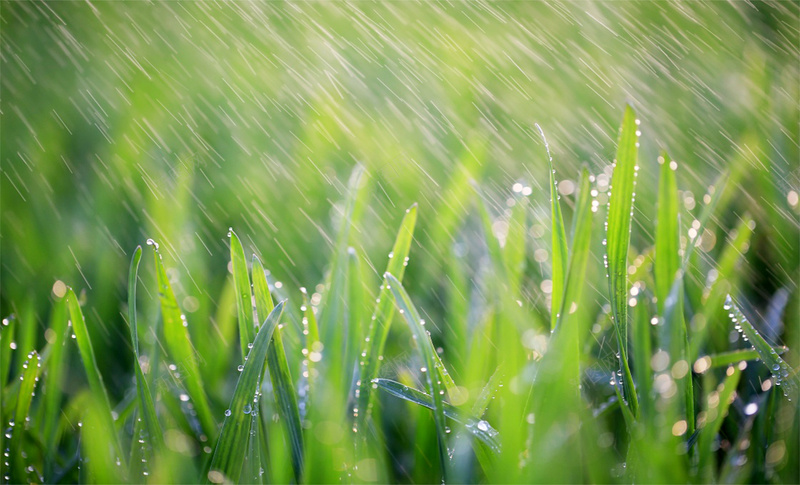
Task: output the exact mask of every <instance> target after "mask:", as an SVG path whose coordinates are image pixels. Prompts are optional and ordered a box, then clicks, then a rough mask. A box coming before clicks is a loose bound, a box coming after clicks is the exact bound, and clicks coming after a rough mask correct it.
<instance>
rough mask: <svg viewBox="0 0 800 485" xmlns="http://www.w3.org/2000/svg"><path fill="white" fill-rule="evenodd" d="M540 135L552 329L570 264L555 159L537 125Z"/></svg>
mask: <svg viewBox="0 0 800 485" xmlns="http://www.w3.org/2000/svg"><path fill="white" fill-rule="evenodd" d="M536 128H537V129H538V130H539V134H540V135H541V136H542V140H543V141H544V146H545V149H546V150H547V167H548V172H549V175H550V227H551V230H552V252H553V270H552V275H551V277H552V282H553V286H552V292H551V305H550V329H551V330H552V329H555V328H556V323H558V315H559V312H560V311H561V306H562V302H563V301H564V289H565V286H566V280H567V264H568V258H569V256H568V250H567V231H566V229H565V227H564V218H563V216H562V215H561V204H559V202H558V200H559V198H560V197H559V195H558V187H557V185H556V171H555V170H554V169H553V157H552V156H551V155H550V146H549V145H548V144H547V139H546V138H545V137H544V131H542V128H541V127H540V126H539V125H538V123H537V124H536Z"/></svg>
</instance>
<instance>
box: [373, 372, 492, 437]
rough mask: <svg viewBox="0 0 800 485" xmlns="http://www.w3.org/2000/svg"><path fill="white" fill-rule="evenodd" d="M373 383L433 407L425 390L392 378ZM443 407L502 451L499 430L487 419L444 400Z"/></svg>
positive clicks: (455, 419) (451, 417)
mask: <svg viewBox="0 0 800 485" xmlns="http://www.w3.org/2000/svg"><path fill="white" fill-rule="evenodd" d="M372 383H373V384H377V386H378V387H379V388H381V389H383V390H384V391H386V392H388V393H389V394H391V395H393V396H396V397H399V398H401V399H405V400H406V401H409V402H413V403H414V404H418V405H420V406H423V407H426V408H428V409H433V400H432V399H431V396H430V395H429V394H427V393H425V392H422V391H419V390H417V389H414V388H412V387H408V386H405V385H403V384H401V383H399V382H397V381H393V380H391V379H381V378H378V379H374V380H373V381H372ZM442 409H443V411H444V415H445V416H446V417H448V418H450V419H452V420H453V421H455V422H457V423H459V424H462V425H464V427H465V428H466V430H467V431H469V433H470V434H472V435H473V436H475V437H476V438H478V439H479V440H481V441H482V442H483V443H484V444H485V445H486V446H488V447H489V448H490V449H491V450H492V451H494V452H495V453H500V441H499V439H498V433H497V430H495V429H494V428H492V427H491V425H490V424H489V423H488V422H487V421H485V420H482V419H480V417H479V416H466V415H464V413H462V412H461V411H459V410H458V408H456V407H455V406H453V405H452V404H449V403H447V402H445V401H442Z"/></svg>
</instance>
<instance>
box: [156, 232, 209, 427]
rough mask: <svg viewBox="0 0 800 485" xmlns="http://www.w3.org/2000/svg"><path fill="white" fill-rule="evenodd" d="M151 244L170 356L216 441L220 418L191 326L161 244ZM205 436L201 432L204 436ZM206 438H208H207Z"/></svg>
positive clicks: (198, 414)
mask: <svg viewBox="0 0 800 485" xmlns="http://www.w3.org/2000/svg"><path fill="white" fill-rule="evenodd" d="M147 244H148V245H149V246H153V249H154V258H155V262H156V279H157V281H158V294H159V300H160V302H161V320H162V323H163V325H162V331H163V333H164V341H165V343H166V348H167V351H168V354H169V356H170V357H171V358H172V361H173V364H175V365H176V366H177V367H178V368H179V369H180V371H181V375H182V376H183V377H184V378H185V385H186V390H187V391H188V393H189V397H190V398H191V399H192V402H193V404H194V407H195V410H197V416H198V418H199V420H200V423H201V426H202V428H203V431H204V432H205V434H206V435H207V436H205V438H206V440H210V441H213V440H214V438H215V437H216V436H217V422H216V420H215V419H214V417H213V416H212V414H211V408H210V407H209V404H208V399H207V398H206V393H205V387H204V385H203V380H202V378H201V377H200V368H199V365H198V361H197V355H196V353H195V350H194V346H193V345H192V341H191V339H190V338H189V329H188V328H187V327H188V322H187V320H186V316H185V315H184V314H183V313H182V312H181V309H180V307H179V306H178V301H177V300H176V299H175V293H174V292H173V291H172V286H171V285H170V283H169V279H167V272H166V270H165V269H164V262H163V260H162V259H161V253H160V252H159V250H158V244H157V243H156V242H155V241H153V240H152V239H148V240H147ZM203 438H204V436H200V439H201V440H203ZM203 441H205V440H203Z"/></svg>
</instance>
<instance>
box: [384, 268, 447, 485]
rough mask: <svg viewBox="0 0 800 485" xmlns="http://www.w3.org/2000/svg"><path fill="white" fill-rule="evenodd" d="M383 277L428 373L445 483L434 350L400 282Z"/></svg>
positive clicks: (441, 406) (442, 424)
mask: <svg viewBox="0 0 800 485" xmlns="http://www.w3.org/2000/svg"><path fill="white" fill-rule="evenodd" d="M384 277H385V278H386V280H387V281H388V283H389V285H390V286H391V290H392V293H393V294H394V298H395V303H396V304H397V308H398V311H399V312H400V314H401V315H403V318H405V320H406V323H407V324H408V326H409V329H410V330H411V334H412V335H413V337H414V340H416V341H417V346H418V347H419V350H420V353H421V354H422V358H423V361H424V362H425V364H426V367H427V368H428V372H425V377H426V379H427V381H428V389H429V391H430V394H431V396H433V402H432V404H433V408H432V409H433V419H434V422H435V424H436V437H437V439H438V442H439V461H440V463H441V466H442V475H443V477H442V480H443V481H447V476H448V472H447V468H448V465H449V458H448V454H447V441H446V433H445V421H444V404H443V399H442V392H441V391H442V389H441V384H440V383H439V379H438V376H436V375H435V373H436V371H435V369H437V368H438V365H437V360H438V359H437V355H436V350H435V349H434V348H433V345H431V344H430V337H429V335H428V332H427V330H425V326H424V325H423V323H422V320H421V319H420V317H419V313H418V312H417V309H416V307H415V306H414V304H413V303H412V302H411V299H410V298H409V296H408V293H406V290H405V289H404V288H403V285H402V283H400V281H399V280H398V279H397V278H395V277H394V276H393V275H392V274H391V273H386V274H385V275H384Z"/></svg>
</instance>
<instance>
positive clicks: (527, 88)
mask: <svg viewBox="0 0 800 485" xmlns="http://www.w3.org/2000/svg"><path fill="white" fill-rule="evenodd" d="M798 12H799V9H798V4H797V3H796V2H771V3H765V2H709V3H694V2H692V3H668V2H575V3H565V4H553V3H545V2H499V3H489V4H485V3H481V2H475V3H472V2H453V3H428V2H381V3H373V2H356V3H341V2H302V3H283V2H265V3H250V2H232V3H217V2H164V3H161V2H155V3H153V2H94V3H92V2H52V3H41V2H36V3H34V2H3V3H2V4H0V22H2V26H1V27H0V28H1V33H0V35H1V36H2V42H1V43H0V46H1V49H0V53H1V55H2V58H1V59H0V61H1V62H2V64H1V68H2V71H1V72H0V89H2V106H1V107H2V114H1V116H0V135H1V136H2V139H1V140H0V141H1V142H2V143H1V144H0V162H1V165H0V167H1V168H2V176H1V177H0V190H2V192H1V195H0V202H1V203H2V213H1V215H0V223H1V225H0V238H1V239H0V243H1V244H2V246H1V250H2V252H1V253H0V255H1V256H2V264H1V265H0V313H2V315H3V316H5V315H8V314H10V313H16V314H18V315H21V316H27V318H29V319H30V321H33V322H35V323H36V324H38V325H39V328H40V329H41V330H42V331H41V332H40V334H39V337H38V338H39V339H40V340H41V339H42V338H43V337H42V336H43V335H44V329H45V326H46V322H47V316H48V314H49V312H50V306H51V302H52V300H53V299H54V298H55V297H56V296H57V295H59V293H61V292H63V286H62V285H61V284H58V283H57V282H59V281H60V282H63V283H64V284H67V285H70V286H73V287H75V288H76V289H79V290H84V291H85V296H86V302H87V303H86V306H85V307H84V312H85V313H86V315H87V319H88V320H89V321H90V327H92V328H93V331H96V335H93V338H94V339H95V346H96V347H98V349H99V351H98V353H99V356H98V358H99V359H101V360H102V362H103V366H102V367H103V370H104V372H106V371H107V374H108V375H107V382H108V383H109V385H110V387H111V389H112V390H113V391H114V392H116V393H121V390H122V389H124V388H126V387H127V386H128V384H129V380H128V376H129V375H130V374H129V372H130V370H129V369H128V368H127V367H125V366H126V363H130V362H131V360H130V359H119V358H111V356H113V355H114V354H115V352H118V351H120V349H123V351H124V352H129V350H128V349H129V345H128V344H127V339H126V335H127V329H126V327H125V323H124V320H123V318H122V316H121V312H122V311H123V310H122V306H121V303H120V302H122V301H124V299H125V296H124V295H125V292H126V282H125V278H126V275H127V273H126V271H127V266H128V263H129V260H130V255H131V252H132V250H133V248H135V247H136V245H137V244H143V243H144V241H145V240H146V239H147V238H154V239H156V240H158V241H159V242H160V243H161V247H162V248H163V251H164V255H165V260H166V263H167V265H168V267H169V268H170V277H171V279H173V281H174V284H175V285H176V287H177V288H176V291H177V293H178V297H179V301H180V302H181V303H182V305H183V307H184V310H185V311H186V312H187V313H188V316H189V319H190V320H191V321H192V322H197V324H196V325H195V326H193V327H192V331H193V332H207V331H211V327H210V326H207V325H206V323H205V322H208V321H212V323H213V318H214V316H215V315H217V312H218V310H219V309H218V304H219V297H220V293H221V291H222V286H223V284H224V282H225V280H226V278H227V277H228V271H227V267H226V265H227V263H228V261H229V250H228V238H227V237H226V234H227V231H228V227H234V228H235V229H236V230H237V232H238V234H239V235H240V236H241V237H242V239H243V241H244V243H245V250H246V251H247V252H257V253H258V254H259V256H260V257H261V259H262V261H264V262H265V266H266V267H267V268H268V269H269V270H270V271H271V272H272V274H273V276H274V278H275V279H276V280H278V281H281V282H283V283H284V286H285V289H286V291H288V292H289V294H290V296H292V295H293V296H295V297H296V296H298V295H299V293H298V292H297V290H298V288H299V287H300V286H305V287H309V288H314V287H315V286H316V285H317V284H318V283H319V282H321V281H322V278H323V274H324V271H325V265H326V262H327V261H328V260H329V259H330V253H331V252H332V250H333V248H332V244H333V243H332V240H333V238H334V232H335V227H336V221H337V217H339V215H340V213H341V203H342V199H343V197H344V190H345V186H346V184H347V178H348V176H349V174H350V173H351V171H352V169H353V167H354V166H355V165H356V164H362V165H364V166H365V167H366V169H367V172H368V173H369V174H370V176H371V185H370V190H371V195H370V197H369V203H368V205H367V207H366V212H365V214H364V221H363V223H362V225H361V227H360V228H359V233H358V234H357V236H356V240H358V241H359V244H360V246H359V247H358V248H357V250H358V251H359V253H360V254H362V255H363V256H364V257H365V260H366V261H367V263H368V264H367V265H365V272H366V273H368V274H369V275H370V277H371V278H372V282H373V283H374V284H372V285H371V289H370V291H371V292H374V291H375V288H377V286H378V284H379V281H380V278H379V275H380V273H381V272H382V271H383V265H384V261H385V257H386V253H387V252H388V249H389V248H390V245H391V241H392V238H393V236H394V233H395V231H396V228H397V226H398V224H399V221H400V219H401V217H402V216H403V214H404V212H405V209H406V208H407V207H408V206H409V205H410V204H412V203H413V202H418V203H419V204H420V207H419V227H418V230H417V239H416V243H415V244H414V246H413V247H412V250H411V255H412V256H411V257H412V260H411V263H410V265H409V268H408V270H409V273H408V275H407V279H406V281H407V282H408V283H407V284H406V287H407V288H409V290H410V292H411V294H412V298H413V299H415V301H417V303H418V305H419V306H420V307H421V308H424V311H425V313H426V315H424V316H425V317H426V318H429V319H430V321H433V322H434V324H436V325H438V323H441V322H443V321H445V320H446V319H447V315H446V302H445V298H444V296H443V290H442V287H443V285H444V284H445V282H444V281H443V279H444V278H443V277H442V276H441V273H440V272H439V271H438V270H439V269H442V268H443V267H446V266H447V265H449V264H451V262H450V261H449V260H448V259H447V258H448V257H449V256H448V255H450V254H451V247H452V246H453V245H454V244H455V245H459V244H462V245H463V244H467V245H468V243H469V242H470V234H472V233H471V232H470V230H469V228H470V221H471V220H475V218H476V211H475V209H474V207H473V206H472V205H471V204H466V203H465V204H464V206H463V207H455V208H453V207H449V208H447V207H443V204H445V202H443V201H444V199H443V198H442V194H443V193H444V192H445V191H446V189H447V187H448V186H449V185H448V184H449V183H450V181H451V180H453V179H454V178H456V177H458V176H459V174H461V173H463V170H467V172H468V173H469V176H470V177H473V178H474V179H476V180H477V181H478V183H479V184H480V185H481V186H482V187H483V189H484V191H486V192H487V193H488V194H491V196H492V197H493V199H494V200H495V201H496V202H497V204H496V207H495V209H496V210H497V211H498V212H499V211H501V210H502V209H503V208H504V207H503V205H504V203H505V200H506V199H507V198H508V197H511V196H512V193H513V191H512V187H513V185H514V184H515V183H521V184H522V185H523V186H529V187H531V191H530V192H531V193H530V196H529V197H530V199H531V202H532V204H531V206H532V213H533V214H534V216H536V217H537V219H535V220H534V223H533V226H532V228H531V230H530V234H531V238H530V240H531V242H530V245H531V247H530V248H529V253H530V256H529V260H530V261H529V262H530V263H531V264H530V265H529V275H528V276H529V279H530V282H531V283H530V284H529V285H528V286H529V287H530V288H529V290H528V291H527V293H526V294H527V295H528V296H529V298H530V302H531V304H532V305H534V306H537V307H541V308H544V304H543V302H544V300H545V296H544V295H543V293H542V291H541V290H540V288H539V282H540V281H541V280H542V279H545V278H547V277H548V273H549V269H548V268H547V266H546V264H547V263H546V262H543V261H544V260H541V261H540V259H539V258H536V259H535V260H534V253H535V250H536V249H539V248H541V249H544V250H547V249H548V247H549V243H548V241H549V230H548V231H545V230H544V228H546V227H547V224H548V214H549V209H548V205H547V204H548V201H549V195H548V193H547V183H546V180H547V169H546V154H545V151H544V145H543V143H542V141H541V138H540V137H539V135H538V132H537V131H536V129H535V128H534V122H536V123H539V125H540V126H541V127H542V129H543V130H544V132H545V134H546V136H547V138H548V141H549V145H550V149H551V150H552V152H553V157H554V164H555V167H556V170H557V172H558V173H557V177H558V179H559V180H560V181H562V182H570V181H572V182H574V181H575V180H576V178H577V176H578V170H579V167H580V166H582V165H586V166H588V167H589V169H590V171H591V172H592V173H593V174H595V175H598V177H599V178H598V184H599V189H600V192H601V193H600V195H599V197H598V200H599V201H600V202H601V205H603V204H604V201H605V200H607V199H605V198H604V197H606V195H605V191H606V190H607V178H605V179H603V176H604V175H603V174H605V175H606V176H607V175H610V162H611V159H612V158H613V154H614V149H615V140H616V133H617V127H618V126H619V121H620V119H621V115H622V110H623V107H624V104H625V103H626V102H628V103H631V104H632V106H634V108H635V109H636V111H637V114H638V116H639V118H640V119H641V121H642V124H641V130H642V147H641V156H640V164H641V166H642V170H641V171H640V176H639V185H638V189H637V197H636V214H635V218H636V219H635V222H636V224H635V225H634V236H633V237H634V239H633V245H634V247H635V248H638V249H639V250H641V251H644V250H645V249H646V248H648V247H649V246H651V245H652V239H653V234H652V225H653V220H652V217H653V214H654V213H655V212H654V205H655V190H656V187H657V184H656V174H657V162H656V158H657V156H658V153H659V151H660V150H661V149H667V150H668V151H669V153H670V155H671V156H672V157H673V159H675V160H677V161H678V163H679V167H680V169H679V171H678V176H679V186H680V187H681V189H683V190H684V192H683V194H682V196H683V201H682V204H683V207H684V209H685V213H686V217H685V218H684V221H683V222H684V226H686V227H688V225H689V224H690V222H691V220H692V215H693V214H694V215H695V217H696V214H697V213H698V211H699V209H700V207H701V205H702V197H703V194H705V193H706V191H707V189H708V186H709V184H710V183H712V182H713V181H714V180H715V178H716V177H717V176H718V175H719V174H720V173H722V172H723V171H724V170H730V171H729V176H730V179H731V181H732V185H731V187H729V190H730V191H731V192H730V195H729V196H728V197H727V198H726V199H725V208H724V210H723V212H722V213H723V214H724V216H723V217H715V219H714V221H713V226H714V227H713V230H714V231H715V233H716V234H717V240H719V241H722V240H724V238H725V237H726V234H728V232H729V231H730V230H731V228H732V227H734V226H735V225H736V224H737V223H738V222H739V220H740V218H741V217H742V216H743V214H745V213H749V214H750V215H752V216H753V218H754V219H755V221H756V224H757V226H756V231H755V236H754V240H753V243H752V247H753V248H755V250H751V251H750V252H749V253H748V255H747V260H746V264H745V265H744V266H743V268H742V269H741V274H742V278H741V279H742V282H741V294H742V296H743V297H744V298H745V299H746V300H747V301H748V302H750V305H751V311H754V312H756V313H761V312H763V311H764V309H765V307H766V304H767V302H768V301H769V299H770V298H771V296H772V295H773V294H774V293H775V291H776V290H777V289H779V288H781V287H787V289H788V290H789V292H790V293H791V294H793V295H795V296H794V297H793V302H794V303H792V304H791V305H790V307H789V308H790V311H791V312H792V315H793V317H792V319H791V320H790V321H794V322H797V319H796V313H797V304H796V301H797V300H796V287H797V281H798V274H797V268H798V247H799V246H800V236H799V234H800V233H799V232H798V185H799V184H798V182H799V180H800V167H799V165H800V164H799V163H798V160H800V151H799V149H798V139H799V138H798V123H799V122H800V117H799V115H798V113H799V110H798V99H800V93H799V92H798V91H800V66H799V64H800V63H798V43H799V40H800V38H799V37H798ZM602 180H605V181H606V186H605V187H603V185H602ZM573 187H574V183H573V184H570V183H562V184H560V189H561V191H562V194H563V196H564V197H562V199H563V202H562V203H563V204H565V206H566V208H565V210H567V217H568V219H567V220H569V208H570V207H571V206H572V204H573V200H572V197H571V195H572V193H573V190H574V188H573ZM445 210H450V211H452V212H454V213H455V214H456V217H457V219H458V220H460V221H461V222H462V223H463V227H464V228H465V229H464V230H462V231H461V232H458V233H457V232H456V231H455V230H450V231H449V232H448V231H445V232H442V231H438V232H437V227H438V226H439V224H440V222H441V221H440V220H439V216H440V215H441V214H442V212H443V211H445ZM473 226H474V227H478V225H477V224H473ZM598 244H599V240H598ZM720 246H721V244H718V245H717V247H714V245H713V244H711V245H710V247H707V248H704V252H703V254H702V256H703V257H702V258H700V264H705V266H703V267H701V268H699V269H698V274H701V275H705V272H707V271H708V269H709V268H712V267H713V258H714V257H715V255H716V253H717V252H718V250H719V247H720ZM598 247H599V245H598ZM458 252H459V251H456V253H458ZM545 260H546V258H545ZM146 261H147V260H146ZM590 261H591V263H590V266H592V270H591V274H590V275H589V277H593V276H597V278H596V279H595V280H593V281H597V282H598V283H599V284H598V285H597V288H596V290H597V292H596V293H593V295H592V296H593V297H594V298H595V299H596V300H597V304H598V305H602V304H604V303H605V302H606V296H605V291H606V289H605V283H604V282H603V281H602V276H601V275H602V256H601V253H600V252H597V251H596V252H595V254H594V255H593V256H592V259H591V260H590ZM373 262H374V264H373ZM464 264H465V265H469V264H470V262H469V261H465V262H464ZM142 278H143V279H146V281H150V282H152V281H153V276H152V268H150V267H149V265H148V268H146V269H145V268H143V276H142ZM142 293H143V294H144V297H145V298H146V299H148V302H145V304H144V310H143V312H145V313H147V314H149V315H155V313H154V312H156V311H157V310H156V305H157V301H156V300H157V298H156V295H155V293H154V287H153V286H151V287H150V289H149V290H148V289H146V288H145V289H143V290H142ZM148 312H149V313H148ZM97 329H99V330H97ZM789 337H791V334H790V335H789ZM786 338H788V337H786ZM786 338H785V339H786ZM795 340H796V339H795ZM788 343H789V344H790V345H791V344H792V342H788Z"/></svg>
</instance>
